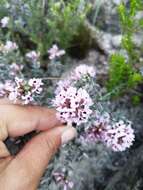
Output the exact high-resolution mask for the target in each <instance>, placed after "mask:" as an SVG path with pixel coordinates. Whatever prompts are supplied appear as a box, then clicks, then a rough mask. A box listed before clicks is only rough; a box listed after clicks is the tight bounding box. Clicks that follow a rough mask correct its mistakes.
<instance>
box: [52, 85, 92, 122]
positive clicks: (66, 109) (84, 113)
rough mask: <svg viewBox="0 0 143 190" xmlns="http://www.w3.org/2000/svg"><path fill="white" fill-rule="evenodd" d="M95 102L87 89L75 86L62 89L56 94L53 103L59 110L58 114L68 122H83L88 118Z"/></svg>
mask: <svg viewBox="0 0 143 190" xmlns="http://www.w3.org/2000/svg"><path fill="white" fill-rule="evenodd" d="M92 104H93V102H92V99H91V98H90V96H89V94H88V93H87V91H86V90H84V89H82V88H80V89H77V88H75V87H69V88H67V89H64V88H63V89H62V90H61V91H60V92H59V94H57V95H56V97H55V100H54V101H53V105H54V106H55V107H56V110H57V111H58V114H57V116H58V117H59V118H60V119H61V120H62V121H63V122H68V123H70V124H71V123H76V124H78V125H79V124H81V123H84V122H86V121H87V120H88V118H89V116H90V114H91V113H92V110H91V109H90V107H91V106H92Z"/></svg>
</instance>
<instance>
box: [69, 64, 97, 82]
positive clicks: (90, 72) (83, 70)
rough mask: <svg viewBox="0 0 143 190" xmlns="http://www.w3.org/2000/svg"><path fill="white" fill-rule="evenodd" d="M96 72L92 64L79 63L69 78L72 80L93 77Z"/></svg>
mask: <svg viewBox="0 0 143 190" xmlns="http://www.w3.org/2000/svg"><path fill="white" fill-rule="evenodd" d="M95 75H96V72H95V68H94V67H93V66H88V65H85V64H83V65H79V66H78V67H76V68H75V69H74V71H73V72H72V73H71V78H72V79H74V80H78V79H81V78H82V77H93V78H94V77H95Z"/></svg>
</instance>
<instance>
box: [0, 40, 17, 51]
mask: <svg viewBox="0 0 143 190" xmlns="http://www.w3.org/2000/svg"><path fill="white" fill-rule="evenodd" d="M17 49H18V46H17V44H16V43H15V42H12V41H10V40H8V41H6V44H5V45H4V47H3V51H4V52H5V53H8V52H10V51H14V50H17Z"/></svg>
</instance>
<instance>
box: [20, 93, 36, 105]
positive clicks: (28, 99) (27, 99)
mask: <svg viewBox="0 0 143 190" xmlns="http://www.w3.org/2000/svg"><path fill="white" fill-rule="evenodd" d="M32 96H33V95H32V94H31V92H28V93H27V94H26V95H23V96H22V97H21V98H22V100H23V101H24V104H28V103H29V102H33V100H34V99H33V97H32Z"/></svg>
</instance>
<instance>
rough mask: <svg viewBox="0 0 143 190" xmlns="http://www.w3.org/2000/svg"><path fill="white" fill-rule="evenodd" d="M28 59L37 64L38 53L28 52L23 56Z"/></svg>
mask: <svg viewBox="0 0 143 190" xmlns="http://www.w3.org/2000/svg"><path fill="white" fill-rule="evenodd" d="M25 56H26V57H27V58H28V59H30V60H31V61H32V62H33V63H35V62H37V61H38V59H39V56H40V53H37V52H36V51H30V52H28V53H26V55H25Z"/></svg>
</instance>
